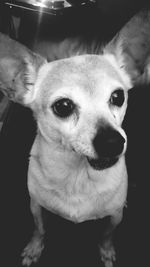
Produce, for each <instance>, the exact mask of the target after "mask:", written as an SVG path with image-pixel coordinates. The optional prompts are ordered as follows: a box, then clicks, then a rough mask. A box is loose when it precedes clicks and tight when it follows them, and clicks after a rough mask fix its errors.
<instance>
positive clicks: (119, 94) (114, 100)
mask: <svg viewBox="0 0 150 267" xmlns="http://www.w3.org/2000/svg"><path fill="white" fill-rule="evenodd" d="M124 99H125V96H124V91H123V90H122V89H117V90H115V91H114V92H113V93H112V95H111V98H110V104H111V105H114V106H117V107H121V106H122V105H123V103H124Z"/></svg>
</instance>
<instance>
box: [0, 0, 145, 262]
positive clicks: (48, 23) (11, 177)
mask: <svg viewBox="0 0 150 267" xmlns="http://www.w3.org/2000/svg"><path fill="white" fill-rule="evenodd" d="M146 4H147V3H146V2H144V1H139V2H138V4H137V3H136V1H131V0H130V1H117V0H116V1H115V0H114V2H113V1H98V2H97V6H96V7H95V6H93V5H92V7H88V8H83V7H82V8H79V7H78V8H71V9H70V10H69V11H64V14H63V15H62V16H61V17H57V16H55V17H54V16H53V17H51V16H44V17H43V19H42V24H41V26H40V28H38V29H39V34H38V36H37V35H36V32H37V19H38V18H37V15H35V14H34V13H32V12H31V13H30V12H23V13H22V12H21V14H20V11H19V10H17V11H16V10H15V11H13V12H14V13H15V16H20V17H21V24H20V26H19V37H18V38H19V40H20V41H21V42H23V43H25V44H26V45H28V46H29V47H31V46H32V44H33V42H34V39H35V38H38V39H39V40H40V38H41V39H48V40H49V38H52V39H55V38H56V39H57V40H58V39H60V40H61V39H63V38H64V37H68V36H78V35H82V36H84V38H85V40H89V39H90V38H91V39H93V38H97V39H98V40H99V41H101V42H107V41H108V40H110V39H111V38H112V37H113V36H114V34H115V33H116V32H117V31H118V30H119V29H120V28H121V27H122V26H123V25H124V23H125V22H126V21H127V20H128V19H129V18H130V17H131V16H132V15H134V14H135V13H136V12H137V11H138V10H140V9H141V8H142V7H144V6H146ZM0 8H1V21H2V23H1V24H0V25H2V26H1V31H3V32H6V33H9V34H10V35H11V34H12V27H11V25H12V24H11V22H10V19H11V15H12V14H11V13H10V10H8V9H6V8H4V6H2V7H0ZM147 8H148V7H147ZM11 12H12V11H11ZM16 13H17V14H16ZM4 26H5V27H4ZM149 96H150V93H149V88H148V87H143V88H134V89H133V90H132V91H130V93H129V106H128V110H127V114H126V117H125V120H124V128H125V130H126V133H127V135H128V150H127V154H126V161H127V168H128V173H129V191H128V199H127V200H128V206H127V208H125V210H124V219H123V221H122V223H121V224H120V225H119V226H118V229H117V231H116V237H115V244H116V250H117V262H116V264H115V265H114V266H116V267H127V266H132V267H136V266H147V265H148V262H149V195H150V194H149V166H150V163H149V136H150V133H149V131H150V130H149V113H150V105H149V99H150V98H149ZM35 132H36V125H35V122H34V120H33V118H32V113H31V112H30V110H28V109H27V108H24V107H21V106H20V105H18V104H11V106H10V109H9V112H8V114H7V116H6V119H5V122H4V126H3V129H2V131H1V135H0V162H1V165H0V169H1V172H0V173H1V174H0V177H1V194H0V195H1V205H2V212H1V223H2V226H1V231H2V235H1V236H2V239H1V245H2V248H1V253H2V256H4V261H2V262H3V265H4V266H12V267H21V259H20V254H21V252H22V250H23V248H24V247H25V246H26V244H27V243H28V241H29V239H30V237H31V234H32V230H33V226H34V225H33V219H32V216H31V213H30V209H29V195H28V190H27V182H26V175H27V168H28V158H29V151H30V148H31V145H32V143H33V140H34V136H35ZM44 212H45V214H46V217H47V222H46V229H47V235H46V239H45V249H44V251H43V254H42V256H41V259H40V261H39V263H38V264H36V265H35V266H39V267H47V266H52V267H58V266H65V267H72V266H76V267H77V266H78V267H80V266H82V267H85V266H91V267H97V266H103V264H102V263H101V262H100V259H99V254H98V242H99V240H100V237H101V233H102V231H103V227H104V226H105V221H106V220H105V219H104V220H102V221H90V222H84V223H81V224H73V223H71V222H69V221H66V220H64V219H63V218H60V217H58V216H57V215H54V214H51V213H50V212H46V211H44Z"/></svg>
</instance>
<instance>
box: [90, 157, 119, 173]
mask: <svg viewBox="0 0 150 267" xmlns="http://www.w3.org/2000/svg"><path fill="white" fill-rule="evenodd" d="M87 160H88V162H89V164H90V166H91V167H92V168H93V169H95V170H104V169H107V168H110V167H112V166H113V165H115V164H116V163H117V161H118V157H111V158H98V159H93V158H87Z"/></svg>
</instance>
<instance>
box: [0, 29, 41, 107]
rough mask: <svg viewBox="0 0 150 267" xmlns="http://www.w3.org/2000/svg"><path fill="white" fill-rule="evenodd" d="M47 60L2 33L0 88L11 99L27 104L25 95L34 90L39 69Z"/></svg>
mask: <svg viewBox="0 0 150 267" xmlns="http://www.w3.org/2000/svg"><path fill="white" fill-rule="evenodd" d="M45 62H46V61H45V59H44V58H42V57H41V56H39V55H37V54H35V53H33V52H31V51H30V50H29V49H27V48H26V47H25V46H23V45H21V44H20V43H18V42H16V41H14V40H12V39H10V38H9V37H7V36H5V35H3V34H0V90H2V92H3V93H4V94H5V95H7V96H8V98H9V99H11V100H13V101H15V102H18V103H21V104H25V103H24V96H25V95H26V93H27V92H28V91H29V90H30V91H32V90H34V85H35V82H36V78H37V74H38V70H39V68H40V66H41V65H43V64H44V63H45ZM26 104H27V103H26Z"/></svg>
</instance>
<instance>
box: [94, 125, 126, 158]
mask: <svg viewBox="0 0 150 267" xmlns="http://www.w3.org/2000/svg"><path fill="white" fill-rule="evenodd" d="M124 143H125V139H124V138H123V136H122V135H121V134H120V133H119V132H118V131H116V130H115V129H113V128H112V127H104V128H101V129H99V131H98V133H97V135H96V136H95V138H94V140H93V146H94V149H95V151H96V153H97V154H98V156H99V157H106V158H107V157H117V156H119V155H120V154H121V153H122V151H123V149H124Z"/></svg>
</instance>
